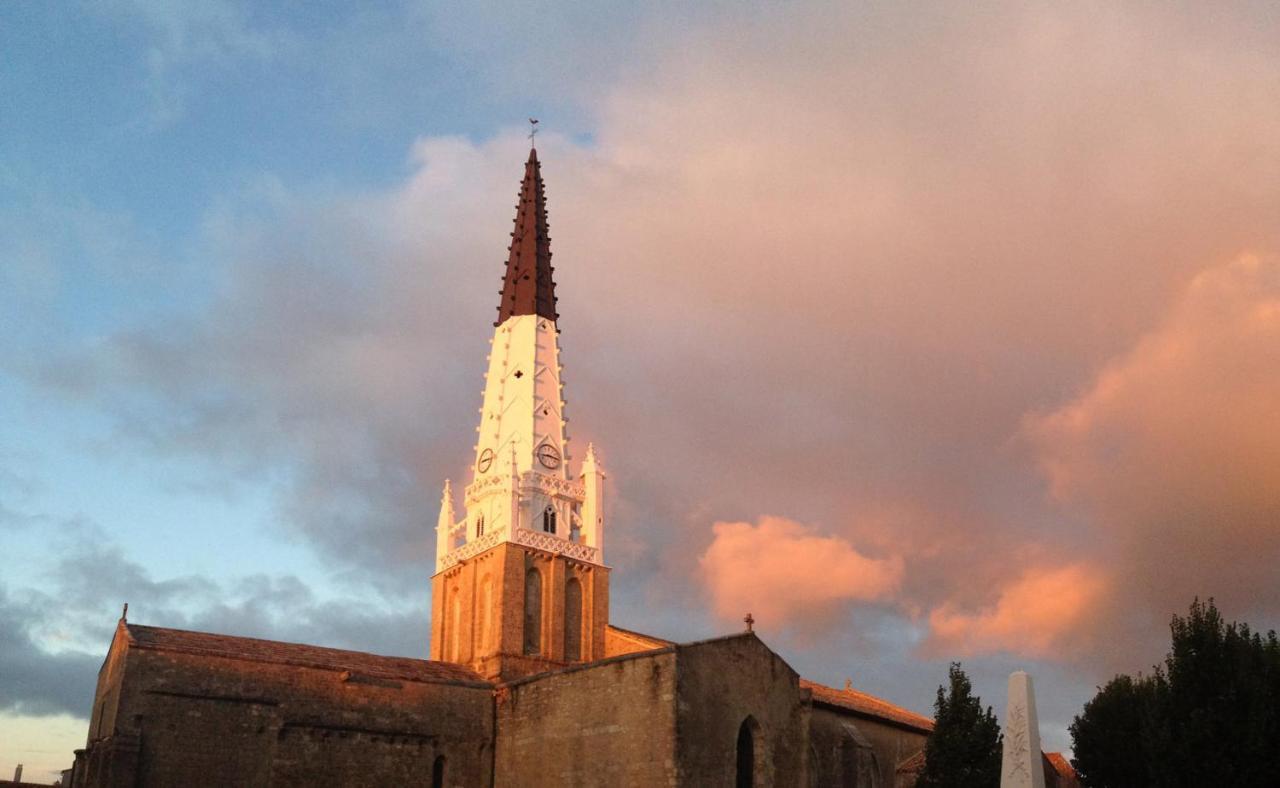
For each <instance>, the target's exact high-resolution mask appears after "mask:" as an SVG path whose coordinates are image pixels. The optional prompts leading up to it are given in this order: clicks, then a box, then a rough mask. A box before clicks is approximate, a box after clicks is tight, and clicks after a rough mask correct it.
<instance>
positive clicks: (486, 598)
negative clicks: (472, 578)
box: [480, 575, 493, 655]
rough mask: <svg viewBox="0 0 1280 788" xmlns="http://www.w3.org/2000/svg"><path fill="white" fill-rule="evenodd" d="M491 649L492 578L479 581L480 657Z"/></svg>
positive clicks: (485, 577)
mask: <svg viewBox="0 0 1280 788" xmlns="http://www.w3.org/2000/svg"><path fill="white" fill-rule="evenodd" d="M492 647H493V578H491V577H489V576H488V575H485V576H484V579H483V580H481V581H480V655H484V654H488V653H489V650H490V649H491V648H492Z"/></svg>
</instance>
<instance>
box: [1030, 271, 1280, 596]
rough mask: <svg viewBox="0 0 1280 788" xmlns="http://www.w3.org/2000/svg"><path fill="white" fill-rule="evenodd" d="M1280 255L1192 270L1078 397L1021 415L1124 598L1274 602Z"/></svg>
mask: <svg viewBox="0 0 1280 788" xmlns="http://www.w3.org/2000/svg"><path fill="white" fill-rule="evenodd" d="M1278 402H1280V264H1278V263H1277V261H1276V260H1275V259H1274V258H1271V257H1259V256H1254V255H1244V256H1240V257H1237V258H1234V259H1232V260H1230V261H1227V262H1224V263H1222V264H1220V265H1214V266H1210V267H1208V268H1205V269H1204V270H1202V271H1200V272H1199V273H1197V274H1196V275H1195V276H1194V277H1192V278H1191V279H1190V281H1189V282H1188V283H1187V285H1186V286H1185V288H1184V290H1183V292H1182V294H1181V295H1180V297H1179V298H1178V299H1176V300H1175V302H1174V303H1173V304H1172V305H1171V307H1170V309H1169V313H1168V315H1167V316H1166V317H1165V318H1164V319H1163V320H1162V321H1161V323H1160V324H1159V325H1158V326H1157V327H1155V328H1154V329H1153V330H1152V331H1150V332H1149V333H1148V334H1146V335H1145V336H1143V337H1141V338H1140V339H1139V340H1138V341H1137V342H1136V343H1135V345H1134V346H1133V348H1132V349H1130V350H1129V351H1128V352H1126V353H1123V354H1121V355H1119V356H1117V357H1116V358H1115V359H1113V360H1111V361H1109V362H1108V363H1107V364H1106V365H1105V366H1104V367H1103V368H1102V369H1101V370H1100V371H1099V372H1098V374H1097V375H1096V377H1095V378H1094V380H1093V381H1092V382H1091V383H1090V384H1089V385H1088V386H1087V387H1086V388H1085V390H1084V392H1083V393H1082V394H1081V395H1080V396H1079V397H1077V398H1075V399H1074V400H1072V401H1070V402H1068V403H1066V404H1064V405H1062V406H1061V407H1059V408H1056V409H1054V410H1052V411H1049V412H1046V413H1043V414H1039V415H1037V416H1034V417H1031V418H1029V419H1028V421H1027V424H1026V435H1027V438H1028V439H1029V440H1030V442H1031V443H1032V444H1033V446H1034V448H1035V451H1036V457H1037V459H1038V460H1039V463H1040V467H1041V468H1042V470H1043V472H1044V474H1045V476H1046V478H1047V479H1048V480H1049V481H1050V483H1051V487H1052V491H1053V493H1054V494H1055V495H1056V496H1057V498H1058V499H1060V500H1062V501H1064V502H1066V503H1068V504H1073V505H1079V506H1082V507H1085V508H1086V509H1087V510H1088V511H1090V512H1091V513H1092V514H1093V516H1094V517H1095V518H1096V520H1095V522H1096V532H1097V534H1098V538H1099V539H1100V540H1102V541H1103V542H1105V543H1107V544H1109V545H1112V546H1113V551H1114V552H1113V555H1114V556H1115V560H1116V562H1117V564H1118V568H1119V570H1120V574H1121V575H1122V576H1123V577H1124V578H1126V584H1125V587H1124V594H1125V595H1126V596H1127V597H1128V598H1130V599H1131V600H1132V601H1133V602H1138V603H1142V604H1146V605H1150V606H1153V607H1159V606H1161V605H1165V606H1172V607H1173V609H1175V610H1180V609H1181V608H1182V607H1184V606H1185V605H1186V604H1187V603H1189V602H1190V600H1191V598H1192V597H1193V596H1196V595H1199V596H1201V597H1205V596H1215V597H1217V598H1218V599H1219V600H1220V601H1221V602H1223V603H1225V604H1226V605H1228V606H1229V608H1230V609H1232V610H1239V611H1248V612H1251V613H1254V614H1259V613H1261V614H1262V615H1274V614H1275V612H1276V611H1277V610H1280V590H1278V589H1280V569H1278V568H1277V567H1276V565H1275V561H1274V560H1273V558H1274V556H1275V555H1276V554H1277V551H1280V526H1278V525H1277V524H1278V523H1280V418H1277V416H1280V410H1277V403H1278Z"/></svg>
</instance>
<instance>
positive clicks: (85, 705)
mask: <svg viewBox="0 0 1280 788" xmlns="http://www.w3.org/2000/svg"><path fill="white" fill-rule="evenodd" d="M38 620H39V614H38V613H37V611H36V610H34V609H33V608H32V607H31V606H28V605H24V604H22V603H21V602H19V601H18V600H14V599H11V598H10V597H9V595H8V592H7V591H6V589H5V587H4V586H0V664H3V665H4V670H2V671H0V712H11V713H18V714H30V715H44V714H58V713H62V712H67V713H71V714H75V715H77V716H87V715H88V710H89V706H90V705H92V703H93V689H94V684H95V683H96V681H97V675H98V666H99V665H100V664H101V662H102V657H100V656H98V657H95V656H93V655H91V654H86V653H84V652H81V651H61V652H52V653H51V652H49V651H47V650H45V649H44V648H42V647H41V646H40V645H38V644H37V643H36V642H35V641H34V640H33V639H32V635H31V630H32V629H33V628H34V625H35V624H36V623H37V622H38ZM103 653H104V654H105V651H104V652H103Z"/></svg>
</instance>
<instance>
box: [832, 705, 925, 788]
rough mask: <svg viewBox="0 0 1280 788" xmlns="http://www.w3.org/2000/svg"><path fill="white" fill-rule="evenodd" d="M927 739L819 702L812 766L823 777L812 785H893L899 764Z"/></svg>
mask: <svg viewBox="0 0 1280 788" xmlns="http://www.w3.org/2000/svg"><path fill="white" fill-rule="evenodd" d="M851 728H852V730H851ZM926 739H927V736H926V735H925V734H923V733H921V732H919V731H913V730H907V729H905V728H901V727H898V726H895V725H891V724H887V723H884V722H880V721H876V720H871V719H868V718H866V717H862V716H858V715H853V714H850V713H848V712H846V711H843V710H836V709H832V708H828V707H826V706H821V705H817V704H815V706H814V709H813V712H812V717H811V721H810V740H811V742H812V747H811V749H810V765H811V772H812V773H814V774H820V775H822V779H821V780H818V781H814V782H811V784H812V785H858V786H884V788H892V786H894V785H895V781H896V780H897V775H896V769H897V766H898V764H899V763H901V762H902V761H904V760H906V759H908V758H910V757H911V756H913V755H915V754H916V753H918V752H920V751H921V750H922V749H924V744H925V740H926Z"/></svg>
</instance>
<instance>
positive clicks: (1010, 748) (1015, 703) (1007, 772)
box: [1000, 670, 1044, 788]
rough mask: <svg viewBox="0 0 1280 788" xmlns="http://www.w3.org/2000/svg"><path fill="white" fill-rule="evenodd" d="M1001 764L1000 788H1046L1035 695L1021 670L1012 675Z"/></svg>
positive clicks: (1029, 680) (1026, 676)
mask: <svg viewBox="0 0 1280 788" xmlns="http://www.w3.org/2000/svg"><path fill="white" fill-rule="evenodd" d="M1000 761H1001V762H1000V788H1044V763H1043V761H1042V760H1041V755H1040V724H1039V722H1038V721H1037V719H1036V694H1035V690H1034V689H1032V686H1031V677H1030V676H1028V675H1027V674H1026V673H1024V672H1023V671H1021V670H1018V671H1014V672H1013V673H1010V674H1009V708H1008V709H1007V712H1006V714H1005V718H1004V754H1003V756H1002V757H1001V759H1000Z"/></svg>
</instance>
